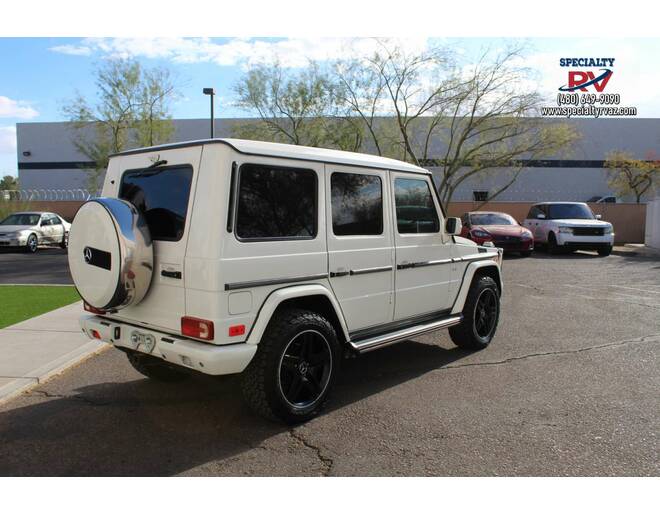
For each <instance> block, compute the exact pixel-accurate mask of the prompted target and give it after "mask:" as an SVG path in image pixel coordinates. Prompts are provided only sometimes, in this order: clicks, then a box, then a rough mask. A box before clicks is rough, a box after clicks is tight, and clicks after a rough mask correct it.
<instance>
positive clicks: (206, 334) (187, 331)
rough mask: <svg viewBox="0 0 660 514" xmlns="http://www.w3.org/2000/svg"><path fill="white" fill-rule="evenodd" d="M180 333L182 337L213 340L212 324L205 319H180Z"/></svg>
mask: <svg viewBox="0 0 660 514" xmlns="http://www.w3.org/2000/svg"><path fill="white" fill-rule="evenodd" d="M181 333H182V334H183V335H184V336H188V337H194V338H195V339H205V340H206V341H211V340H212V339H213V322H212V321H208V320H206V319H200V318H193V317H192V316H184V317H183V318H181Z"/></svg>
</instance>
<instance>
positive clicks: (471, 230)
mask: <svg viewBox="0 0 660 514" xmlns="http://www.w3.org/2000/svg"><path fill="white" fill-rule="evenodd" d="M461 221H462V223H463V231H462V232H461V236H463V237H466V238H468V239H472V241H474V242H475V243H477V244H484V243H485V242H486V241H490V242H492V243H493V244H494V245H495V246H497V247H498V248H502V249H503V250H505V251H507V252H520V254H521V255H522V256H524V257H528V256H529V255H531V254H532V250H534V237H533V236H532V233H531V231H529V230H527V229H526V228H525V227H521V226H520V225H519V224H518V222H517V221H516V220H515V219H513V218H512V217H511V216H509V215H508V214H505V213H503V212H483V211H476V212H466V213H465V214H463V216H462V217H461Z"/></svg>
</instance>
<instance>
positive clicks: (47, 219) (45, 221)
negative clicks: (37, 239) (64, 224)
mask: <svg viewBox="0 0 660 514" xmlns="http://www.w3.org/2000/svg"><path fill="white" fill-rule="evenodd" d="M39 225H41V226H42V227H48V226H50V216H42V217H41V221H40V222H39Z"/></svg>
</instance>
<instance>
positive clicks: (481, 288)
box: [449, 276, 500, 350]
mask: <svg viewBox="0 0 660 514" xmlns="http://www.w3.org/2000/svg"><path fill="white" fill-rule="evenodd" d="M499 317H500V293H499V289H498V287H497V284H496V283H495V281H494V280H493V279H492V278H491V277H486V276H482V277H478V278H476V279H475V280H474V281H473V282H472V285H471V286H470V291H469V292H468V295H467V299H466V300H465V305H464V306H463V321H462V322H461V323H460V324H459V325H454V326H453V327H450V328H449V336H450V337H451V340H452V341H453V342H454V344H455V345H456V346H458V347H459V348H463V349H465V350H483V349H484V348H486V347H487V346H488V345H489V344H490V342H491V341H492V340H493V337H494V336H495V331H496V330H497V323H498V321H499Z"/></svg>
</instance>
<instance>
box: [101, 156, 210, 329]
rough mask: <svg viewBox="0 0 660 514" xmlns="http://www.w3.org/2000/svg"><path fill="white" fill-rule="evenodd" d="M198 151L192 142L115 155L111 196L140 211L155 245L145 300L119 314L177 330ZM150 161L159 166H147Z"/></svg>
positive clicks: (182, 309) (182, 313)
mask: <svg viewBox="0 0 660 514" xmlns="http://www.w3.org/2000/svg"><path fill="white" fill-rule="evenodd" d="M201 153H202V147H201V146H193V147H189V148H179V149H176V150H168V151H163V152H160V153H158V154H157V155H155V154H151V153H146V154H136V155H133V156H126V157H122V158H120V163H119V166H120V173H119V176H120V178H119V180H116V181H115V182H116V183H115V184H114V186H115V187H116V196H117V197H118V198H121V199H124V200H127V201H129V202H131V203H132V204H133V205H135V206H136V207H137V208H138V210H140V211H141V212H142V213H143V214H144V216H145V219H146V221H147V225H148V226H149V231H150V233H151V237H152V240H153V245H154V270H153V278H152V281H151V286H150V288H149V292H148V293H147V295H146V296H145V298H144V299H143V300H142V301H141V302H140V303H139V304H138V305H136V306H134V307H128V308H126V309H122V310H121V311H119V313H118V317H122V318H124V319H127V320H133V321H136V322H140V323H147V324H149V325H155V326H158V327H162V328H164V329H167V330H172V331H177V332H178V331H179V330H180V328H181V317H182V316H185V311H186V305H185V282H186V277H185V276H184V273H183V265H184V257H185V253H186V245H187V240H188V231H189V223H190V217H191V215H190V214H191V212H192V205H193V199H194V194H193V193H194V189H195V183H196V180H197V172H198V169H199V164H200V158H201ZM154 162H160V163H161V164H160V165H158V166H156V167H153V168H149V166H151V165H152V164H153V163H154ZM104 194H106V195H107V193H106V192H105V190H104ZM213 221H214V220H209V223H212V222H213Z"/></svg>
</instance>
